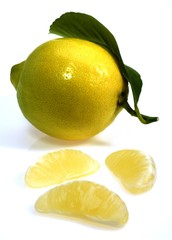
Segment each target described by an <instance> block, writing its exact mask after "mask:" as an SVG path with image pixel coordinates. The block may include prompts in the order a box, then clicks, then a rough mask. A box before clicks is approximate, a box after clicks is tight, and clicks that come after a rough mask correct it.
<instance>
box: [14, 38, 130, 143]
mask: <svg viewBox="0 0 172 240" xmlns="http://www.w3.org/2000/svg"><path fill="white" fill-rule="evenodd" d="M11 82H12V83H13V85H14V87H15V88H16V90H17V98H18V103H19V106H20V108H21V111H22V113H23V114H24V116H25V117H26V118H27V119H28V120H29V121H30V123H31V124H32V125H34V126H35V127H36V128H38V129H39V130H41V131H42V132H44V133H46V134H48V135H50V136H53V137H57V138H60V139H68V140H80V139H86V138H89V137H92V136H94V135H96V134H98V133H99V132H101V131H102V130H104V129H105V128H106V127H107V126H108V125H109V124H110V123H112V121H113V120H114V119H115V117H116V116H117V114H118V113H119V112H120V110H121V109H122V107H121V104H120V102H121V101H123V96H125V97H126V95H127V88H128V87H127V84H126V83H125V82H124V80H123V78H122V76H121V73H120V71H119V69H118V66H117V63H116V61H115V59H114V58H113V57H112V56H111V54H110V53H109V52H108V51H106V50H105V49H104V48H102V47H101V46H99V45H97V44H95V43H92V42H90V41H86V40H81V39H76V38H60V39H54V40H50V41H48V42H45V43H43V44H42V45H40V46H39V47H37V48H36V49H35V50H34V51H33V52H32V53H31V54H30V55H29V56H28V58H27V59H26V61H24V62H22V63H20V64H17V65H15V66H13V67H12V69H11Z"/></svg>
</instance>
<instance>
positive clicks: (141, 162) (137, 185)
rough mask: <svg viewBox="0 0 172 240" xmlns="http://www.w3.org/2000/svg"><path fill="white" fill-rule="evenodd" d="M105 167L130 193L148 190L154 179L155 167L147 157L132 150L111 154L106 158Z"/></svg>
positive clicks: (150, 158)
mask: <svg viewBox="0 0 172 240" xmlns="http://www.w3.org/2000/svg"><path fill="white" fill-rule="evenodd" d="M105 161H106V164H107V167H108V168H109V169H110V170H111V171H112V173H113V174H114V175H115V176H116V177H117V178H118V179H119V180H120V181H121V183H122V184H123V186H124V187H125V188H126V189H127V190H128V191H129V192H131V193H134V194H139V193H143V192H146V191H148V190H150V189H151V188H152V187H153V185H154V182H155V178H156V166H155V163H154V161H153V159H152V157H150V156H149V155H147V154H145V153H143V152H141V151H139V150H132V149H130V150H129V149H125V150H120V151H117V152H113V153H111V154H110V155H109V156H108V157H107V158H106V160H105Z"/></svg>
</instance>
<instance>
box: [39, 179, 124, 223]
mask: <svg viewBox="0 0 172 240" xmlns="http://www.w3.org/2000/svg"><path fill="white" fill-rule="evenodd" d="M35 209H36V210H37V211H38V212H41V213H56V214H63V215H69V216H72V217H78V218H84V219H89V220H93V221H97V222H100V223H103V224H108V225H112V226H114V227H121V226H123V225H124V224H126V222H127V220H128V210H127V207H126V205H125V203H124V202H123V201H122V200H121V198H120V197H119V196H118V195H117V194H116V193H114V192H112V191H110V190H109V189H107V188H106V187H105V186H103V185H100V184H97V183H94V182H90V181H74V182H70V183H67V184H63V185H60V186H57V187H55V188H53V189H50V190H49V191H47V192H46V193H44V194H43V195H42V196H40V197H39V198H38V200H37V201H36V203H35Z"/></svg>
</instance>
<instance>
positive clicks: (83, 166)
mask: <svg viewBox="0 0 172 240" xmlns="http://www.w3.org/2000/svg"><path fill="white" fill-rule="evenodd" d="M98 169H99V163H98V162H97V161H96V160H94V159H92V158H91V157H90V156H88V155H87V154H85V153H83V152H81V151H79V150H72V149H65V150H59V151H56V152H50V153H47V154H45V155H43V156H42V157H41V158H40V159H39V160H38V161H37V162H36V163H35V164H34V165H33V166H31V167H29V168H28V170H27V172H26V174H25V182H26V184H27V185H28V186H30V187H46V186H50V185H53V184H59V183H62V182H64V181H67V180H71V179H74V178H79V177H83V176H87V175H90V174H92V173H94V172H96V171H97V170H98Z"/></svg>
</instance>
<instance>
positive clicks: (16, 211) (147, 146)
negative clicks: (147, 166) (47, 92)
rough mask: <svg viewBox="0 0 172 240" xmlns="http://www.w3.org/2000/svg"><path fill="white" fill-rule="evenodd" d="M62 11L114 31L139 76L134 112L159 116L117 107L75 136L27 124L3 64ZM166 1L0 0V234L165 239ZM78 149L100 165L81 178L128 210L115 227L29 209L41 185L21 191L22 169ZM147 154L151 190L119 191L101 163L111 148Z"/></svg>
mask: <svg viewBox="0 0 172 240" xmlns="http://www.w3.org/2000/svg"><path fill="white" fill-rule="evenodd" d="M67 11H78V12H84V13H88V14H91V15H93V16H94V17H96V18H97V19H98V20H100V21H101V22H102V23H103V24H104V25H105V26H106V27H108V28H109V30H110V31H111V32H112V33H113V34H114V36H115V37H116V40H117V42H118V44H119V48H120V51H121V54H122V57H123V60H124V62H125V63H126V64H128V65H130V66H131V67H133V68H135V69H136V70H138V71H139V72H140V74H141V75H142V79H143V82H144V85H143V92H142V94H141V98H140V104H139V106H140V109H141V112H143V113H145V114H147V115H152V116H159V118H160V121H159V122H157V123H153V124H150V125H142V124H141V123H139V121H138V120H137V119H135V118H133V117H130V116H129V115H128V114H127V113H126V112H125V111H123V112H122V113H121V114H120V115H119V116H118V118H117V119H116V121H115V122H114V123H113V124H112V125H111V126H110V127H109V128H107V129H106V130H105V131H103V132H102V133H101V134H99V135H97V136H95V137H93V138H92V139H89V140H86V141H83V142H65V141H60V140H57V139H53V138H50V137H48V136H46V135H44V134H43V133H40V132H39V131H37V130H36V129H34V128H33V127H32V126H31V125H30V124H29V123H28V122H27V121H26V120H25V119H24V117H23V115H22V114H21V112H20V110H19V107H18V104H17V100H16V96H15V90H14V89H13V87H12V85H11V84H10V77H9V74H10V68H11V66H12V65H14V64H16V63H18V62H20V61H22V60H24V59H25V58H26V57H27V56H28V54H29V53H30V52H31V51H32V50H33V49H34V48H35V47H37V46H38V45H39V44H41V43H42V42H44V41H47V40H49V39H50V38H55V37H56V36H54V35H49V34H48V30H49V26H50V24H51V23H52V22H53V21H54V20H55V19H56V18H57V17H59V16H60V15H61V14H63V13H64V12H67ZM171 12H172V1H171V0H161V1H158V0H156V1H154V0H147V1H146V0H143V1H138V0H136V1H133V0H131V1H128V0H126V1H125V0H120V1H116V0H114V1H111V0H106V1H101V0H63V1H57V0H47V1H46V0H44V1H38V0H37V1H35V0H34V1H33V0H30V1H22V0H15V1H12V0H6V1H1V3H0V31H1V41H0V189H1V197H0V240H13V239H17V240H23V239H25V240H28V239H42V240H45V239H51V240H54V239H59V238H60V239H75V240H81V239H82V240H88V239H99V240H106V239H108V240H112V239H115V240H125V239H132V240H138V239H139V240H170V239H172V221H171V216H172V207H171V206H172V204H171V203H172V194H171V183H172V174H171V169H172V159H171V134H172V131H171V130H172V127H171V120H172V114H171V56H172V47H171V43H172V37H171V36H172V35H171V23H172V14H171ZM64 148H73V149H81V150H82V151H84V152H86V153H88V154H90V155H91V156H93V157H94V158H95V159H97V160H98V161H99V162H100V164H101V169H100V171H99V172H98V173H96V174H94V175H92V176H90V177H87V179H90V180H93V181H97V182H99V183H102V184H104V185H106V186H107V187H109V188H110V189H111V190H114V191H115V192H117V193H118V194H119V195H120V196H121V198H122V199H123V200H124V201H125V202H126V205H127V207H128V210H129V213H130V216H129V221H128V223H127V225H126V226H125V227H124V228H122V229H119V230H113V229H111V228H103V227H100V226H94V225H92V226H91V225H90V224H86V223H83V222H80V221H76V220H73V219H68V218H63V217H52V216H44V215H40V214H37V213H36V212H35V211H34V208H33V206H34V202H35V200H36V199H37V197H38V196H39V195H40V194H41V193H42V192H45V191H46V189H29V188H27V187H26V186H25V184H24V174H25V171H26V169H27V168H28V166H29V165H30V164H32V163H33V162H34V161H35V160H36V159H37V158H38V157H39V156H40V155H42V154H43V153H45V152H48V151H52V150H58V149H64ZM124 148H137V149H140V150H143V151H145V152H147V153H149V154H150V155H151V156H152V157H153V158H154V161H155V163H156V166H157V180H156V184H155V186H154V188H153V189H152V190H151V191H149V192H147V193H145V194H142V195H139V196H133V195H130V194H128V193H126V192H125V190H124V189H122V187H121V186H120V184H119V183H118V182H117V181H116V180H115V179H114V178H113V177H112V175H111V174H110V173H109V171H108V170H107V168H106V167H105V165H104V159H105V157H106V156H107V155H108V154H109V153H111V152H113V151H116V150H118V149H124Z"/></svg>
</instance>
